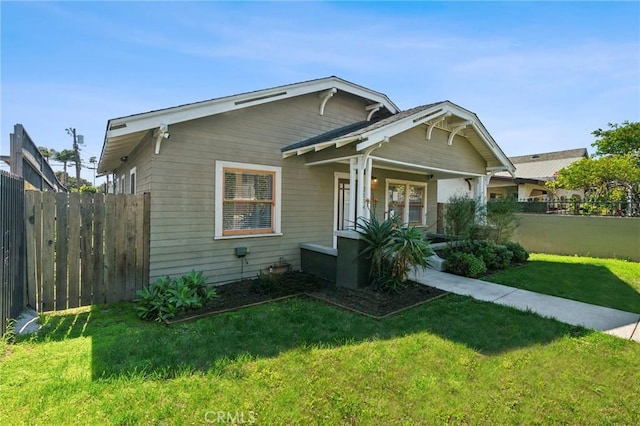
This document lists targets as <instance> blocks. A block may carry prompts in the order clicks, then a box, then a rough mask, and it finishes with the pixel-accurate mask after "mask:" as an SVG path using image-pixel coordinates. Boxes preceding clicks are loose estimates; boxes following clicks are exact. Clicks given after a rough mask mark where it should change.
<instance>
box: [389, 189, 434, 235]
mask: <svg viewBox="0 0 640 426" xmlns="http://www.w3.org/2000/svg"><path fill="white" fill-rule="evenodd" d="M426 200H427V184H425V183H421V182H405V181H387V200H386V205H387V217H399V218H400V219H401V220H402V223H408V224H410V225H425V223H426V213H427V212H426V205H427V203H426Z"/></svg>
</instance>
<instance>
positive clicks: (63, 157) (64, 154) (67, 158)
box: [54, 149, 76, 185]
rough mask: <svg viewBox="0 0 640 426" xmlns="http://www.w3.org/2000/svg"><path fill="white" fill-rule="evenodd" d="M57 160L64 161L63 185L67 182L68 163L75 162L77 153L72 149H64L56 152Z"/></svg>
mask: <svg viewBox="0 0 640 426" xmlns="http://www.w3.org/2000/svg"><path fill="white" fill-rule="evenodd" d="M54 158H55V160H56V161H60V162H61V163H62V170H63V174H62V175H61V182H62V184H63V185H66V184H67V178H68V174H67V164H68V163H69V162H73V161H74V159H75V158H76V153H75V152H74V151H73V150H71V149H63V150H62V151H60V152H56V153H55V157H54Z"/></svg>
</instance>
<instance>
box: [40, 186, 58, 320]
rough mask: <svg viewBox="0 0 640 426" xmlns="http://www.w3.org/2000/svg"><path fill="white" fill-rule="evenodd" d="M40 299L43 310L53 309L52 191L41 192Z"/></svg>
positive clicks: (53, 233)
mask: <svg viewBox="0 0 640 426" xmlns="http://www.w3.org/2000/svg"><path fill="white" fill-rule="evenodd" d="M41 195H42V257H41V263H40V265H41V269H42V299H41V301H40V306H41V309H42V310H43V311H53V310H54V309H55V281H54V279H55V278H54V265H55V264H54V260H55V244H54V239H55V220H56V204H55V202H56V198H55V194H54V193H53V192H43V193H42V194H41Z"/></svg>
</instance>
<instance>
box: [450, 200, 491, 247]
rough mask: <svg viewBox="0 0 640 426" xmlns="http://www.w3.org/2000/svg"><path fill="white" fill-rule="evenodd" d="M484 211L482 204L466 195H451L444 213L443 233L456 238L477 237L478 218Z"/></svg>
mask: <svg viewBox="0 0 640 426" xmlns="http://www.w3.org/2000/svg"><path fill="white" fill-rule="evenodd" d="M484 213H485V212H484V210H483V208H482V206H480V205H479V203H478V202H477V201H476V200H475V199H473V198H471V197H469V196H468V195H466V194H464V195H452V196H451V197H450V198H449V200H448V202H447V206H446V209H445V213H444V217H445V233H446V234H447V235H448V236H451V237H455V238H458V239H466V238H474V237H477V236H478V232H479V231H480V229H479V227H478V222H479V221H478V219H480V218H482V216H483V215H484Z"/></svg>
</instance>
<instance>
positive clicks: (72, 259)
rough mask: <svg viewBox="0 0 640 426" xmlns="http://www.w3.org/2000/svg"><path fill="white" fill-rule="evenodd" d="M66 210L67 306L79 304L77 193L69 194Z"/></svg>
mask: <svg viewBox="0 0 640 426" xmlns="http://www.w3.org/2000/svg"><path fill="white" fill-rule="evenodd" d="M68 209H69V210H68V211H67V224H68V232H69V234H68V235H69V236H68V242H69V252H68V258H67V268H68V277H69V278H68V280H67V287H68V293H69V300H68V303H67V306H68V307H69V308H77V307H78V306H80V225H81V222H80V197H79V196H78V194H73V193H71V194H69V207H68Z"/></svg>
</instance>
